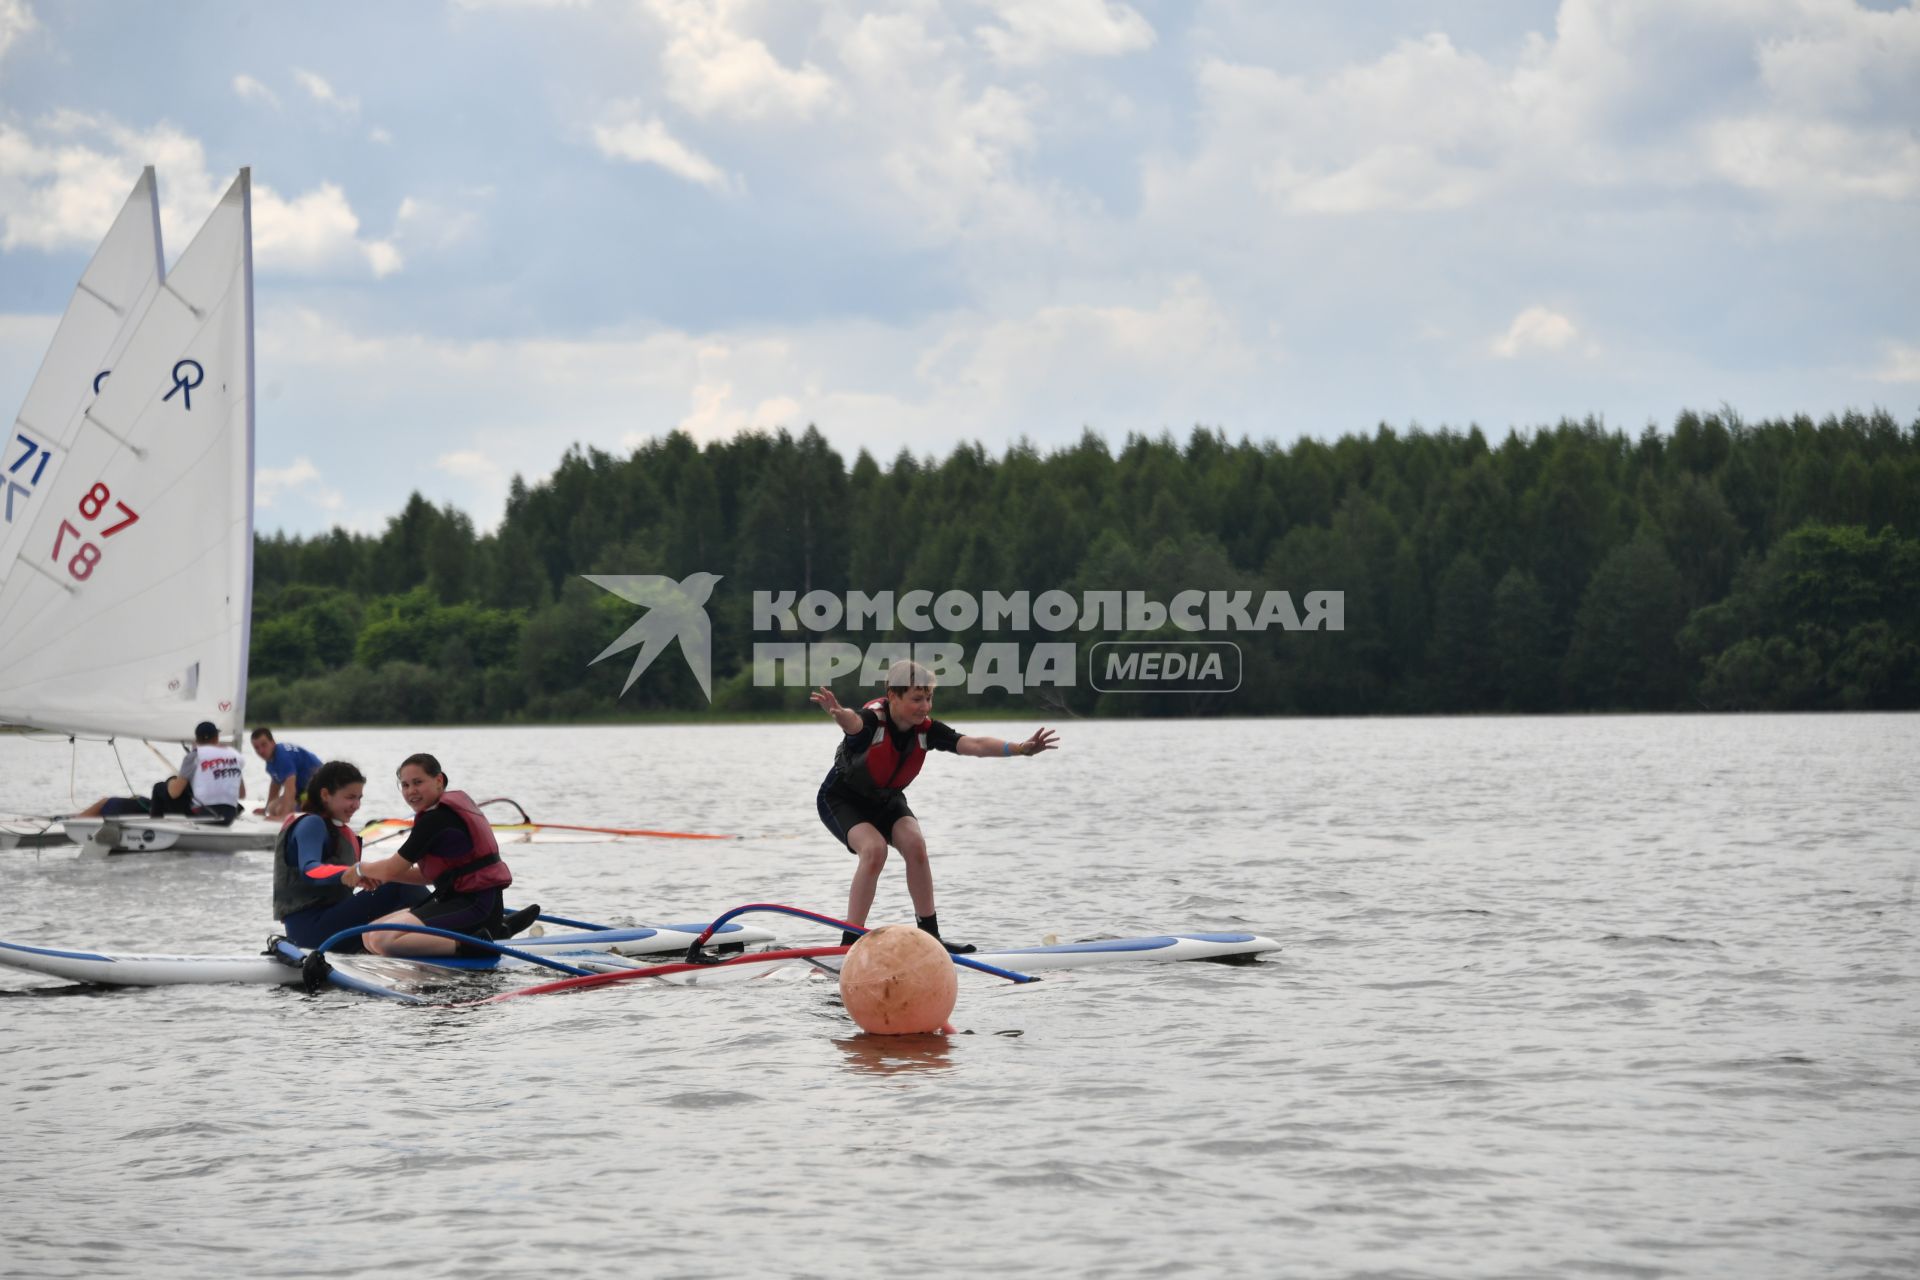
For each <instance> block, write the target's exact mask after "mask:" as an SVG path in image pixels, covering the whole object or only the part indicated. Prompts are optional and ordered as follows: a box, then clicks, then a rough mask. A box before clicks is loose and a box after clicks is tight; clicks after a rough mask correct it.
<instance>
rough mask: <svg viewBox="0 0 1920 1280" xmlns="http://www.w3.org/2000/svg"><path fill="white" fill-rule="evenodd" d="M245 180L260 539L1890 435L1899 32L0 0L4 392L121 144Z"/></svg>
mask: <svg viewBox="0 0 1920 1280" xmlns="http://www.w3.org/2000/svg"><path fill="white" fill-rule="evenodd" d="M149 163H150V164H153V165H155V166H157V168H158V171H159V177H160V189H161V199H162V208H163V213H162V223H163V227H164V236H165V241H166V248H167V252H168V255H169V257H172V256H173V255H176V254H178V252H179V251H180V250H181V249H182V248H183V247H184V246H185V245H186V243H187V241H188V240H189V239H190V238H191V236H192V233H193V230H194V229H195V228H196V227H197V226H198V224H199V222H200V220H201V218H203V217H204V216H205V214H206V213H207V212H208V211H209V209H210V208H211V207H212V204H213V202H214V200H215V198H216V197H217V195H218V193H219V191H220V190H221V189H222V188H223V187H224V185H225V184H226V183H227V181H229V180H230V178H231V176H232V173H233V171H234V170H235V169H237V168H238V167H239V166H241V165H252V166H253V173H254V183H255V188H254V189H255V196H256V199H255V221H254V226H255V255H256V266H257V281H256V298H257V309H258V315H257V327H258V338H257V342H258V372H259V414H258V430H259V441H258V457H259V467H260V470H259V475H258V499H259V511H258V518H259V523H260V526H261V527H262V528H263V529H269V530H271V529H286V530H289V531H294V532H312V531H316V530H319V529H322V528H325V527H327V526H329V525H331V524H334V523H341V524H345V525H347V526H349V527H353V528H360V529H368V530H372V529H377V528H378V527H380V525H381V524H382V523H384V520H385V518H386V516H388V515H389V514H391V513H392V512H393V511H394V510H396V509H397V508H398V506H399V505H400V503H401V502H403V501H404V499H405V497H406V494H407V493H408V491H409V490H412V489H414V488H418V489H420V490H422V491H423V492H425V493H427V494H428V495H429V496H430V497H432V498H434V499H435V500H437V501H451V502H454V503H456V504H458V505H460V506H461V507H463V508H465V509H467V510H469V511H470V512H472V513H473V514H474V515H475V517H476V519H478V521H479V522H480V523H481V524H482V525H483V526H486V525H490V524H492V523H494V522H495V521H496V520H497V519H498V515H499V510H500V503H501V499H502V495H503V493H504V490H505V485H506V481H507V478H508V477H509V476H510V475H512V474H513V473H514V472H516V471H517V472H520V473H522V474H525V475H527V476H529V477H537V476H540V475H544V474H545V473H546V472H548V471H549V470H551V468H552V467H553V465H554V464H555V462H556V461H557V460H558V458H559V457H560V454H561V453H562V452H563V450H564V449H565V448H566V447H567V445H568V444H570V443H572V442H575V441H579V442H584V443H590V444H594V445H598V446H600V447H602V448H606V449H612V450H620V449H623V448H626V447H630V446H631V445H632V444H633V443H634V442H636V441H639V440H643V439H646V438H648V437H650V436H654V435H658V434H660V433H663V432H666V431H669V430H671V429H673V428H674V427H676V426H677V427H680V428H683V429H685V430H687V431H689V432H691V433H692V434H693V435H694V436H695V437H696V438H698V439H702V440H707V439H714V438H718V437H722V436H725V435H727V434H729V433H733V432H737V431H741V430H743V429H748V428H754V427H765V428H772V427H780V426H785V427H789V428H793V429H796V430H797V429H800V428H804V427H805V426H806V425H807V424H809V423H812V424H817V425H818V426H819V427H820V429H821V430H822V431H823V432H824V433H825V434H826V435H827V437H828V438H829V439H830V440H832V441H833V442H834V443H835V444H836V445H837V446H839V447H840V448H841V449H842V450H843V451H845V452H846V453H847V454H848V456H849V457H851V456H852V454H853V452H854V451H855V450H857V449H860V448H863V447H864V448H867V449H870V450H872V451H874V452H875V453H876V454H878V455H880V456H882V457H883V458H890V457H891V456H892V455H893V454H894V453H896V452H897V451H898V450H899V449H900V448H901V447H902V446H907V447H911V448H912V449H913V450H914V451H915V452H918V453H922V454H925V453H944V452H945V451H946V450H947V449H948V448H949V447H951V446H952V445H953V444H954V443H955V442H957V441H960V440H965V439H978V440H981V441H984V442H985V443H986V444H987V445H988V446H989V447H990V448H992V449H994V450H996V451H998V450H999V449H1001V448H1003V447H1004V446H1005V445H1007V444H1008V443H1010V442H1012V441H1014V440H1017V439H1019V438H1021V437H1023V436H1024V437H1026V438H1028V439H1030V440H1032V441H1034V442H1036V443H1038V444H1040V445H1041V446H1043V447H1044V446H1047V445H1051V444H1057V443H1064V442H1067V441H1070V440H1072V439H1074V438H1076V437H1077V436H1078V435H1079V433H1080V432H1081V430H1082V429H1083V428H1084V427H1087V426H1091V427H1093V428H1094V429H1095V430H1097V431H1100V432H1101V433H1103V434H1105V435H1106V436H1108V437H1109V439H1111V440H1114V441H1116V442H1118V441H1120V440H1121V439H1122V438H1124V436H1125V435H1126V434H1127V433H1129V432H1147V433H1157V432H1160V431H1162V430H1172V431H1174V432H1175V433H1176V434H1179V435H1184V434H1185V433H1186V432H1187V431H1188V430H1189V429H1191V428H1192V426H1193V425H1195V424H1196V423H1199V424H1205V425H1208V426H1217V427H1220V428H1223V429H1225V430H1226V431H1227V432H1228V434H1229V435H1231V436H1234V437H1239V436H1241V435H1247V436H1251V437H1253V438H1254V439H1274V440H1279V441H1282V442H1285V441H1289V440H1292V439H1294V438H1295V437H1297V436H1299V435H1302V434H1311V435H1318V436H1323V437H1335V436H1339V435H1341V434H1344V433H1348V432H1354V431H1362V432H1366V431H1371V430H1372V428H1373V427H1374V425H1375V424H1377V423H1379V422H1382V421H1385V422H1388V423H1391V424H1394V425H1396V426H1402V427H1404V426H1408V425H1413V424H1418V425H1422V426H1426V427H1430V428H1432V427H1440V426H1455V427H1465V426H1466V425H1468V424H1472V423H1477V424H1479V425H1480V426H1482V427H1483V428H1484V429H1487V430H1489V431H1491V432H1504V431H1505V430H1506V429H1507V428H1509V427H1511V426H1520V427H1528V426H1533V425H1539V424H1543V423H1551V422H1553V421H1555V420H1557V419H1559V418H1561V417H1563V416H1573V417H1582V416H1585V415H1587V414H1598V415H1602V416H1603V417H1604V418H1605V419H1606V420H1607V421H1608V422H1609V423H1612V424H1615V425H1618V426H1623V427H1626V428H1628V429H1629V430H1634V431H1637V430H1638V429H1639V428H1640V427H1642V426H1644V425H1645V424H1646V423H1648V422H1650V421H1651V422H1655V423H1658V424H1661V425H1669V424H1671V422H1672V419H1673V416H1674V414H1675V413H1676V412H1678V411H1679V410H1680V409H1682V408H1684V407H1695V408H1707V409H1711V408H1715V407H1717V406H1719V405H1721V404H1723V403H1724V404H1728V405H1731V406H1732V407H1733V408H1735V409H1736V410H1738V411H1739V412H1741V413H1742V414H1744V415H1746V416H1748V417H1760V416H1770V415H1776V414H1788V413H1797V412H1806V413H1812V414H1815V415H1822V414H1826V413H1831V412H1836V411H1840V410H1843V409H1846V408H1849V407H1859V408H1871V407H1874V406H1883V407H1886V408H1888V409H1890V410H1892V411H1893V412H1895V413H1896V414H1897V415H1899V416H1900V417H1901V418H1902V419H1903V420H1911V419H1912V418H1913V417H1914V416H1915V415H1916V414H1917V413H1920V302H1916V298H1917V297H1920V13H1916V12H1915V10H1914V8H1913V6H1912V5H1911V4H1909V3H1892V2H1891V0H1888V2H1874V3H1853V2H1850V0H1561V2H1559V3H1554V2H1552V0H1457V2H1455V3H1434V2H1426V3H1411V2H1408V0H1376V2H1374V3H1369V4H1364V5H1334V4H1325V3H1311V4H1309V3H1297V2H1295V0H1191V2H1187V3H1175V2H1174V0H894V2H893V3H870V4H863V3H855V2H854V0H577V2H574V3H566V2H564V0H549V2H546V3H541V2H537V0H455V2H450V3H443V4H431V3H426V2H424V0H422V2H420V3H412V4H405V5H396V4H391V3H388V2H387V0H360V2H356V0H344V2H342V0H334V2H332V3H329V4H325V5H299V6H292V5H283V6H265V5H254V4H245V3H241V2H240V0H225V2H218V3H216V2H205V3H194V2H191V0H182V2H180V3H170V4H145V5H136V4H130V3H121V2H119V0H60V2H59V3H52V2H50V0H0V400H6V401H8V402H9V403H11V404H14V405H16V406H17V405H18V404H19V402H20V400H21V398H22V397H23V396H24V394H25V391H26V388H27V385H28V383H29V382H30V381H31V379H32V376H33V371H34V369H35V367H36V366H37V364H38V361H39V358H40V354H41V352H42V351H43V350H44V347H45V345H46V343H47V341H48V339H49V338H50V337H51V334H52V330H53V326H54V322H55V319H56V317H57V316H58V315H59V313H60V311H61V309H62V308H63V307H64V306H65V304H66V299H67V295H68V293H69V291H70V290H71V289H72V287H73V282H74V280H75V279H76V278H77V276H78V274H79V272H80V270H81V268H82V266H83V265H84V264H85V262H86V259H87V256H88V255H89V254H90V253H91V251H92V248H93V246H94V245H95V243H96V242H97V241H98V239H99V237H100V236H101V235H102V234H103V233H104V232H105V230H106V227H107V225H108V223H109V221H110V220H111V218H112V215H113V213H114V211H115V210H116V209H117V208H118V206H119V204H120V202H121V201H122V200H123V199H124V198H125V196H126V193H127V191H128V189H129V188H130V187H131V186H132V184H133V181H134V179H135V178H136V177H137V176H138V173H139V170H140V167H141V166H142V165H143V164H149Z"/></svg>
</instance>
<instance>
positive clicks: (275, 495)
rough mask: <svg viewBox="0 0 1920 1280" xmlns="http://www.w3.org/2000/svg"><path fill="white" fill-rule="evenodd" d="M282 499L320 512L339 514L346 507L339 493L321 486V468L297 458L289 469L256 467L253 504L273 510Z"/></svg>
mask: <svg viewBox="0 0 1920 1280" xmlns="http://www.w3.org/2000/svg"><path fill="white" fill-rule="evenodd" d="M283 497H292V498H297V499H299V501H300V502H301V503H302V504H304V505H306V506H310V507H314V508H317V509H319V510H321V511H327V512H335V511H339V510H340V508H341V507H342V506H344V505H345V499H344V498H342V497H341V496H340V491H339V490H337V489H332V488H329V487H328V486H327V485H325V484H323V483H322V482H321V477H320V468H318V467H316V466H314V465H313V463H312V461H311V460H309V459H308V458H306V457H298V458H295V459H294V460H293V462H292V464H291V465H290V466H285V467H256V468H255V469H254V473H253V500H254V504H255V505H256V506H258V507H261V508H263V509H272V508H273V507H274V506H275V504H276V503H278V502H279V500H280V499H281V498H283Z"/></svg>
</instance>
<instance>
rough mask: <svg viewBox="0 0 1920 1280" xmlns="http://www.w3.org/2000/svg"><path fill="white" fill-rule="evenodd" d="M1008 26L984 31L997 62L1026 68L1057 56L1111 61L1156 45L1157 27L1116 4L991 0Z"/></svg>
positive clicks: (1111, 0)
mask: <svg viewBox="0 0 1920 1280" xmlns="http://www.w3.org/2000/svg"><path fill="white" fill-rule="evenodd" d="M986 4H987V6H988V7H989V8H991V9H992V10H993V11H994V14H995V16H997V17H998V18H999V19H1000V21H1001V22H1003V23H1004V24H1005V25H1004V26H998V27H981V28H980V29H979V32H978V34H979V37H980V42H981V44H983V45H985V46H986V48H987V51H988V52H989V53H991V54H992V55H993V57H994V59H995V60H996V61H998V62H1001V63H1003V64H1006V65H1008V66H1016V67H1025V66H1032V65H1034V64H1036V63H1039V62H1044V61H1046V60H1047V59H1048V58H1051V57H1053V56H1054V55H1056V54H1068V55H1077V56H1081V57H1094V58H1111V57H1116V56H1118V55H1120V54H1125V53H1137V52H1139V51H1140V50H1142V49H1146V48H1149V47H1151V46H1152V44H1153V40H1154V33H1153V27H1152V25H1151V24H1149V23H1148V22H1147V20H1146V19H1145V18H1143V17H1141V16H1140V14H1139V13H1138V12H1136V11H1135V10H1134V9H1133V8H1132V7H1131V6H1129V5H1125V4H1120V3H1117V0H986Z"/></svg>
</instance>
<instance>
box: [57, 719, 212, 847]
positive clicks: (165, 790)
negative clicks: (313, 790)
mask: <svg viewBox="0 0 1920 1280" xmlns="http://www.w3.org/2000/svg"><path fill="white" fill-rule="evenodd" d="M243 772H244V769H243V766H242V764H241V760H240V753H239V752H238V751H235V750H234V749H233V748H232V747H229V746H223V745H222V744H221V742H220V727H219V726H218V725H216V724H214V722H213V721H211V720H202V721H201V722H200V723H199V724H197V725H195V726H194V730H193V746H192V747H191V748H189V749H188V751H187V754H186V755H184V756H182V757H181V758H180V769H179V772H177V773H176V774H174V776H173V777H171V778H168V779H167V780H166V781H165V782H156V783H155V784H154V786H153V794H152V795H151V796H148V797H145V798H142V797H140V796H109V797H107V798H106V799H104V800H99V801H96V802H95V803H93V804H91V805H88V806H87V807H86V808H85V809H84V810H82V811H81V813H80V815H79V816H80V817H83V818H97V817H101V816H103V815H104V816H106V817H109V818H112V817H117V816H120V815H122V814H128V813H144V814H147V815H148V816H150V817H155V818H159V817H164V816H166V815H167V814H169V813H184V814H186V815H187V816H188V817H190V818H218V819H220V820H221V821H222V822H232V821H233V820H234V819H235V818H237V817H239V816H240V808H241V805H240V802H241V801H242V800H244V799H246V796H247V784H246V782H245V780H244V778H243V777H242V774H243Z"/></svg>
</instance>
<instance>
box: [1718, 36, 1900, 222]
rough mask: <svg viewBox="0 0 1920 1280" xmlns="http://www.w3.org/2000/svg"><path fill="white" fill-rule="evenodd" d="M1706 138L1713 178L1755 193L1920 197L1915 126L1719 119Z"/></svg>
mask: <svg viewBox="0 0 1920 1280" xmlns="http://www.w3.org/2000/svg"><path fill="white" fill-rule="evenodd" d="M1915 69H1916V72H1917V73H1920V62H1916V63H1915ZM1704 136H1705V150H1706V154H1707V159H1708V163H1709V164H1710V165H1711V167H1712V170H1713V172H1715V173H1717V174H1719V175H1720V176H1722V177H1724V178H1726V179H1727V180H1728V181H1729V182H1732V183H1734V184H1736V185H1738V186H1742V187H1746V188H1749V189H1751V190H1754V191H1761V192H1767V193H1769V194H1775V195H1780V196H1788V197H1792V198H1795V199H1804V198H1809V197H1810V198H1813V199H1831V198H1833V197H1835V196H1848V197H1858V198H1870V199H1880V200H1899V201H1907V200H1912V199H1913V198H1914V197H1915V196H1916V195H1920V138H1917V137H1915V135H1914V132H1913V130H1912V129H1910V128H1887V129H1861V128H1855V127H1849V126H1846V125H1841V124H1837V123H1835V122H1833V121H1831V120H1805V119H1801V118H1799V117H1796V116H1792V115H1788V114H1785V113H1780V114H1766V115H1754V116H1746V117H1743V118H1740V119H1734V120H1723V121H1718V122H1716V123H1715V124H1713V125H1711V126H1709V127H1708V129H1707V130H1706V131H1705V135H1704Z"/></svg>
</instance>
